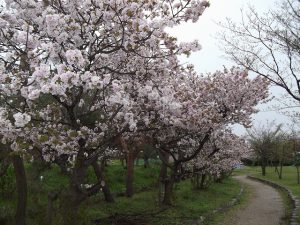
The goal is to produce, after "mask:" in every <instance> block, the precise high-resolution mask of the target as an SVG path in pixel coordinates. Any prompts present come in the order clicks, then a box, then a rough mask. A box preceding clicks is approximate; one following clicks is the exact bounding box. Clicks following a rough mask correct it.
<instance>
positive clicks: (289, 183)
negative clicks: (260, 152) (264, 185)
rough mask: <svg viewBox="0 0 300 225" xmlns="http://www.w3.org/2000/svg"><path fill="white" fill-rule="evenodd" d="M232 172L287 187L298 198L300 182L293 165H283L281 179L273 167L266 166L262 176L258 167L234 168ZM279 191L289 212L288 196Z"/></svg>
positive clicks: (299, 213)
mask: <svg viewBox="0 0 300 225" xmlns="http://www.w3.org/2000/svg"><path fill="white" fill-rule="evenodd" d="M234 174H236V175H242V174H247V175H251V176H254V177H258V178H262V179H265V180H269V181H272V182H275V183H277V184H280V185H282V186H285V187H287V188H288V189H289V190H291V191H292V192H293V194H294V195H295V196H297V197H298V198H299V199H300V184H297V170H296V168H295V167H294V166H284V167H283V172H282V179H279V178H278V175H277V173H276V172H275V168H274V167H267V169H266V175H265V176H262V174H261V168H260V167H244V168H242V169H237V170H235V171H234ZM280 193H281V196H282V198H283V200H284V203H285V205H286V214H290V211H291V208H292V206H291V202H290V201H289V198H288V196H287V194H286V193H284V192H280ZM298 215H299V216H300V211H299V212H298ZM299 222H300V220H299Z"/></svg>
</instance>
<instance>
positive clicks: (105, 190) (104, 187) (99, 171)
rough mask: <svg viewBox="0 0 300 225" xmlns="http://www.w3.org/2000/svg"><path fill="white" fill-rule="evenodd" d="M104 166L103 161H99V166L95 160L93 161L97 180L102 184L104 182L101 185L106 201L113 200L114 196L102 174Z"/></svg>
mask: <svg viewBox="0 0 300 225" xmlns="http://www.w3.org/2000/svg"><path fill="white" fill-rule="evenodd" d="M104 167H105V161H102V162H101V167H100V166H99V164H98V163H97V162H94V163H93V169H94V172H95V174H96V176H97V179H98V181H100V182H102V181H103V184H104V185H102V192H103V195H104V199H105V201H106V202H115V200H114V197H113V196H112V194H111V192H110V189H109V187H108V185H107V183H106V181H105V177H104V174H103V170H104Z"/></svg>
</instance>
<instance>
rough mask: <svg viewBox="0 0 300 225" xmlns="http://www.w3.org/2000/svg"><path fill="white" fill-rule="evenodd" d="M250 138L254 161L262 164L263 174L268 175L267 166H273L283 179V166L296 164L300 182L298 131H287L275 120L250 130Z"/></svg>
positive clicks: (299, 181)
mask: <svg viewBox="0 0 300 225" xmlns="http://www.w3.org/2000/svg"><path fill="white" fill-rule="evenodd" d="M248 136H249V137H248V140H249V144H250V145H251V147H252V149H253V152H252V157H250V158H251V160H252V163H256V164H258V165H260V166H261V170H262V175H263V176H265V175H266V167H267V166H272V167H274V169H275V172H276V173H277V175H278V178H279V179H282V175H283V174H282V172H283V170H282V169H283V166H285V165H294V166H296V169H297V182H298V184H299V183H300V177H299V166H300V161H299V159H300V152H299V147H300V143H299V138H298V135H297V134H296V132H287V131H284V130H283V129H282V125H281V124H280V125H276V124H275V123H274V122H272V123H270V124H268V125H267V126H263V127H259V128H258V127H256V128H252V129H250V130H248Z"/></svg>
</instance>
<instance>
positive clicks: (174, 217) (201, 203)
mask: <svg viewBox="0 0 300 225" xmlns="http://www.w3.org/2000/svg"><path fill="white" fill-rule="evenodd" d="M239 191H240V185H239V183H238V182H237V181H235V180H234V179H232V178H228V179H226V180H224V182H223V183H214V184H213V185H212V186H210V187H209V188H208V189H206V190H194V189H193V187H192V184H191V182H190V181H189V180H187V181H184V182H181V183H179V184H177V185H176V187H175V195H174V205H173V206H172V207H166V206H162V205H161V204H159V202H158V193H157V191H156V190H151V191H146V192H140V193H137V194H135V195H134V196H133V198H131V199H129V198H126V197H119V198H117V202H116V203H113V204H105V203H103V202H102V201H99V200H98V201H97V200H96V199H95V198H94V199H92V200H90V202H89V203H87V204H89V205H92V207H91V208H90V209H89V211H88V212H87V213H88V217H89V218H90V219H91V220H96V219H99V220H101V221H107V222H108V221H109V217H110V216H112V215H114V218H115V219H118V218H119V219H120V220H125V219H128V220H131V221H139V222H140V223H142V222H145V223H148V224H149V223H150V224H153V225H154V224H155V225H156V224H157V225H158V224H161V225H163V224H164V225H165V224H170V225H171V224H173V225H175V224H178V225H179V224H184V223H185V222H186V221H191V220H196V219H199V217H200V216H201V215H205V216H206V215H207V214H208V213H209V212H211V211H212V210H214V209H216V208H218V207H220V206H221V205H223V204H225V203H227V202H228V201H230V200H231V199H232V198H233V197H235V196H236V195H237V194H238V193H239ZM210 219H212V218H210Z"/></svg>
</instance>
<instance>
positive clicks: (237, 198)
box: [186, 184, 296, 225]
mask: <svg viewBox="0 0 300 225" xmlns="http://www.w3.org/2000/svg"><path fill="white" fill-rule="evenodd" d="M244 190H245V188H244V185H242V184H241V188H240V191H239V193H238V194H237V195H236V196H235V197H234V198H232V199H231V200H230V201H228V202H226V203H224V204H223V206H221V207H219V208H216V209H214V210H212V211H211V212H209V213H206V214H205V215H203V216H200V217H199V219H197V220H194V221H192V222H190V223H186V225H201V224H203V223H204V222H205V220H206V219H208V218H209V217H211V216H213V215H215V214H217V213H219V212H225V211H227V210H229V209H231V208H232V207H233V206H235V205H236V204H237V203H238V202H239V201H240V199H241V197H242V195H243V194H244ZM295 225H296V224H295Z"/></svg>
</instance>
